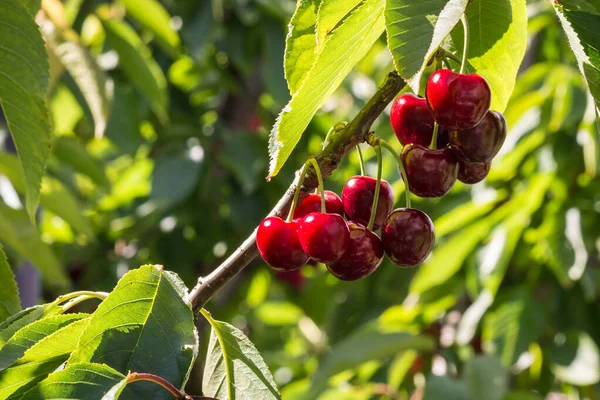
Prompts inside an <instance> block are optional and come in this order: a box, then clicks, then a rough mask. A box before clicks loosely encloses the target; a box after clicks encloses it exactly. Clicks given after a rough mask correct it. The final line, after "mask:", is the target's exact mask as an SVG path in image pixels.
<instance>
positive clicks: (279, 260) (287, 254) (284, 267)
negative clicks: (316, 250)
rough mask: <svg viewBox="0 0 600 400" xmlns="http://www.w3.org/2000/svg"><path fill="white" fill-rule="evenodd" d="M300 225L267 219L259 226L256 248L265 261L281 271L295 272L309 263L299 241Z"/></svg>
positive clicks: (293, 222) (275, 218)
mask: <svg viewBox="0 0 600 400" xmlns="http://www.w3.org/2000/svg"><path fill="white" fill-rule="evenodd" d="M298 229H299V224H298V222H296V221H291V222H287V221H284V220H283V219H281V218H279V217H267V218H265V219H264V220H263V222H261V224H260V225H259V226H258V230H257V232H256V246H257V247H258V251H259V252H260V255H261V256H262V258H263V260H265V262H266V263H267V264H269V265H270V266H271V267H273V268H275V269H277V270H281V271H293V270H295V269H298V268H300V267H301V266H303V265H304V264H306V262H307V261H308V256H307V255H306V253H305V252H304V250H302V246H301V245H300V240H299V239H298Z"/></svg>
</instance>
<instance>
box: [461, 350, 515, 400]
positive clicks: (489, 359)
mask: <svg viewBox="0 0 600 400" xmlns="http://www.w3.org/2000/svg"><path fill="white" fill-rule="evenodd" d="M463 375H464V379H465V380H466V381H467V388H468V390H469V398H470V399H486V400H502V399H503V398H504V396H505V395H506V393H507V392H508V376H507V373H506V370H505V369H504V367H503V366H502V364H501V363H500V360H498V359H497V358H496V357H493V356H488V355H478V356H475V357H473V358H472V359H471V360H470V361H469V362H468V363H467V365H466V366H465V370H464V373H463Z"/></svg>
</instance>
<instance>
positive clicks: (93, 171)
mask: <svg viewBox="0 0 600 400" xmlns="http://www.w3.org/2000/svg"><path fill="white" fill-rule="evenodd" d="M52 150H53V152H54V155H55V156H56V158H58V159H59V160H60V161H62V162H64V163H65V164H68V165H70V166H71V167H72V168H73V169H74V170H75V171H77V172H79V173H81V174H84V175H86V176H88V177H89V178H90V179H91V180H92V181H94V182H95V183H96V184H98V185H100V186H103V187H108V185H109V183H108V179H107V177H106V173H105V171H104V167H103V165H102V163H101V162H100V161H99V160H97V159H96V158H94V157H92V155H90V153H88V151H87V150H86V149H85V147H84V146H83V145H82V144H81V143H80V142H79V141H77V140H75V139H73V138H69V137H66V136H60V137H57V138H56V139H55V140H54V145H53V148H52Z"/></svg>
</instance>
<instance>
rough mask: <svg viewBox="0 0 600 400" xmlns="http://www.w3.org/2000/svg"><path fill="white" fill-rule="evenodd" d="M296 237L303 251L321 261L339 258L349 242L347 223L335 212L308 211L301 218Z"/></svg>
mask: <svg viewBox="0 0 600 400" xmlns="http://www.w3.org/2000/svg"><path fill="white" fill-rule="evenodd" d="M298 237H299V239H300V244H301V245H302V249H304V252H305V253H306V254H308V256H309V257H311V258H314V259H315V260H317V261H319V262H323V263H328V262H333V261H335V260H337V259H339V258H340V257H341V256H342V255H343V254H344V252H345V251H346V248H347V247H348V243H350V229H349V228H348V224H347V223H346V221H345V220H344V218H342V217H341V216H339V215H337V214H328V213H322V212H315V213H310V214H308V215H307V216H306V217H304V219H303V220H302V222H301V224H300V228H299V229H298Z"/></svg>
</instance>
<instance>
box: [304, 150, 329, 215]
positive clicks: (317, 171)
mask: <svg viewBox="0 0 600 400" xmlns="http://www.w3.org/2000/svg"><path fill="white" fill-rule="evenodd" d="M306 162H307V163H310V164H311V165H312V166H313V168H314V169H315V174H317V181H318V182H319V192H320V193H321V212H322V213H326V212H327V209H326V208H325V190H324V185H323V177H322V176H321V168H319V163H318V162H317V160H315V158H314V157H309V158H308V160H307V161H306Z"/></svg>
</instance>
